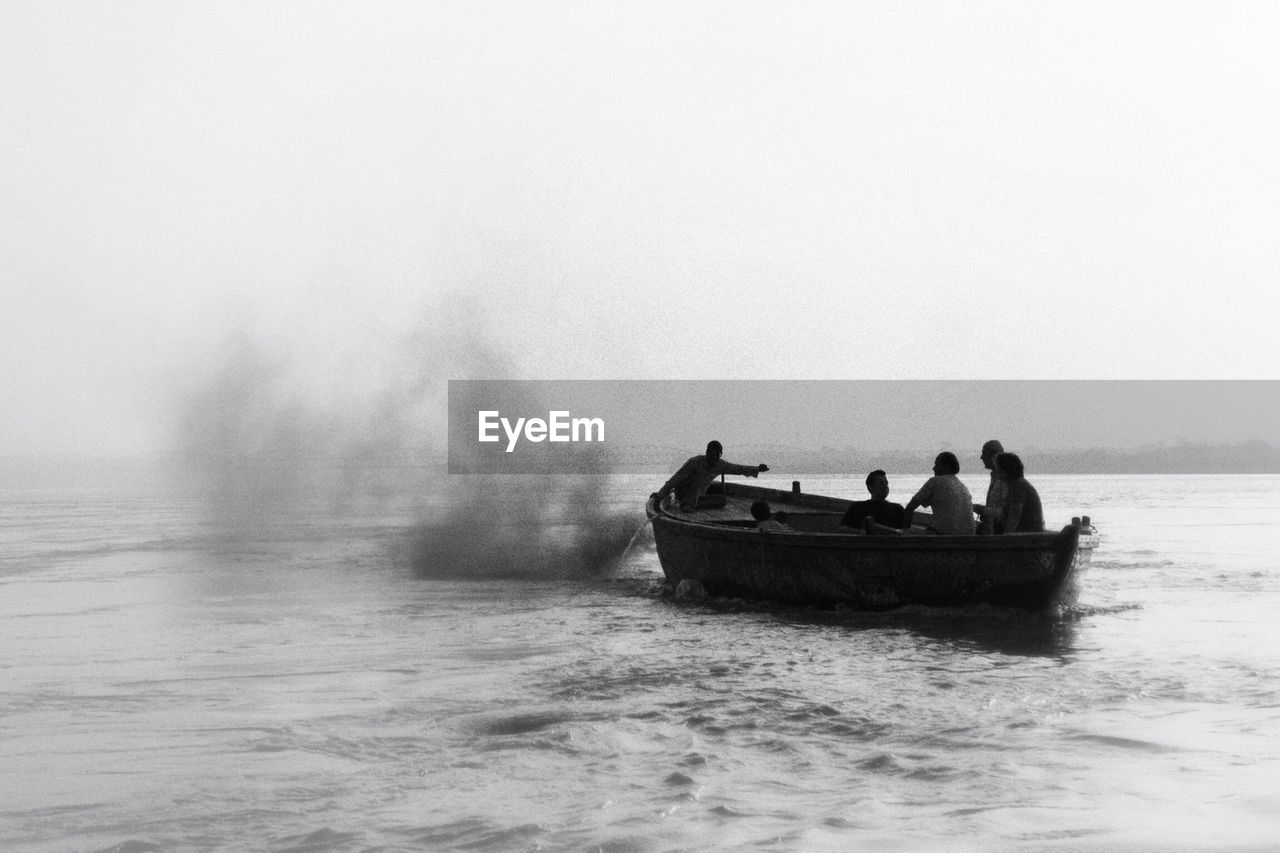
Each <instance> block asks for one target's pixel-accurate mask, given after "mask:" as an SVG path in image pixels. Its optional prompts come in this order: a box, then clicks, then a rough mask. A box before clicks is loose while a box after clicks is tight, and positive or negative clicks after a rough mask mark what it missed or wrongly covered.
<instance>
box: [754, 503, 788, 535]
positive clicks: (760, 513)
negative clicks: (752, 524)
mask: <svg viewBox="0 0 1280 853" xmlns="http://www.w3.org/2000/svg"><path fill="white" fill-rule="evenodd" d="M751 517H752V518H754V519H755V520H756V529H757V530H773V531H778V530H790V529H791V528H790V527H787V525H785V524H783V523H782V522H781V521H778V520H777V519H776V518H774V517H773V514H772V513H771V512H770V511H769V505H768V504H767V503H765V502H764V501H756V502H755V503H753V504H752V505H751Z"/></svg>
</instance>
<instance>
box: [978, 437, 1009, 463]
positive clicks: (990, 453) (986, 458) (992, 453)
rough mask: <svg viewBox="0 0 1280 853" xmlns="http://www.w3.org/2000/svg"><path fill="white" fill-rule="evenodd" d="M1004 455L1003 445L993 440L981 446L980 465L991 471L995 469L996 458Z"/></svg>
mask: <svg viewBox="0 0 1280 853" xmlns="http://www.w3.org/2000/svg"><path fill="white" fill-rule="evenodd" d="M1001 453H1004V445H1003V444H1001V443H1000V442H998V441H996V440H995V439H994V438H993V439H991V440H990V441H988V442H987V443H986V444H984V445H982V465H983V467H984V468H989V469H991V470H992V471H994V470H995V469H996V457H997V456H999V455H1000V454H1001Z"/></svg>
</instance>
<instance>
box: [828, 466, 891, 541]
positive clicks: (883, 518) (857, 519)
mask: <svg viewBox="0 0 1280 853" xmlns="http://www.w3.org/2000/svg"><path fill="white" fill-rule="evenodd" d="M867 491H868V492H870V493H871V499H870V500H865V501H857V502H855V503H851V504H849V508H848V509H847V510H845V513H844V518H843V519H841V520H840V526H841V527H851V528H854V529H856V530H862V529H863V527H862V525H863V521H864V520H865V519H866V518H868V517H870V518H871V519H873V520H874V521H875V523H876V524H883V525H884V526H885V527H902V504H896V503H893V502H892V501H890V500H888V498H889V475H888V474H886V473H885V472H883V471H881V470H879V469H878V468H877V469H876V470H875V471H872V472H871V473H870V474H868V475H867Z"/></svg>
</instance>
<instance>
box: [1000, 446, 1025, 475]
mask: <svg viewBox="0 0 1280 853" xmlns="http://www.w3.org/2000/svg"><path fill="white" fill-rule="evenodd" d="M996 467H998V468H999V469H1000V473H1002V474H1004V475H1005V477H1007V478H1008V479H1010V480H1019V479H1021V478H1022V475H1023V470H1022V460H1021V459H1020V458H1018V454H1016V453H1001V454H1000V455H999V456H997V457H996Z"/></svg>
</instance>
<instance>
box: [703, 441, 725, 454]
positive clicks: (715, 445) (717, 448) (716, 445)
mask: <svg viewBox="0 0 1280 853" xmlns="http://www.w3.org/2000/svg"><path fill="white" fill-rule="evenodd" d="M713 453H714V454H715V455H716V456H720V455H721V454H723V453H724V446H723V445H722V444H720V442H718V441H708V442H707V455H708V456H710V455H711V454H713Z"/></svg>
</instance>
